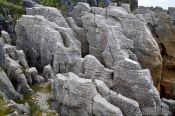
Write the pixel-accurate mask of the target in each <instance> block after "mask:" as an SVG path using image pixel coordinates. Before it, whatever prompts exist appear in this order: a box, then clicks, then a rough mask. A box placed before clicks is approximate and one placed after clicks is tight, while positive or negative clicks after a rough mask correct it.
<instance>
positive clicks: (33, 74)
mask: <svg viewBox="0 0 175 116" xmlns="http://www.w3.org/2000/svg"><path fill="white" fill-rule="evenodd" d="M28 74H29V75H30V76H29V75H28V76H29V78H30V77H31V79H32V84H41V83H43V82H45V80H44V78H43V77H42V76H40V75H39V74H38V71H37V70H36V68H35V67H32V68H29V70H28Z"/></svg>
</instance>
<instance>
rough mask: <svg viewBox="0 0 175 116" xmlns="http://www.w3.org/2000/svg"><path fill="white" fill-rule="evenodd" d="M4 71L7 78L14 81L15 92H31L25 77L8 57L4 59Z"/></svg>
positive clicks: (15, 63) (17, 65)
mask: <svg viewBox="0 0 175 116" xmlns="http://www.w3.org/2000/svg"><path fill="white" fill-rule="evenodd" d="M4 67H5V69H6V72H7V76H8V77H9V78H10V80H15V81H16V82H17V83H16V84H17V85H16V86H17V91H18V92H22V93H26V92H32V89H31V88H30V86H29V85H28V83H27V80H26V77H25V75H24V73H23V71H22V70H21V67H20V65H19V64H18V63H17V62H16V61H14V60H13V59H11V58H10V57H9V56H6V57H5V66H4Z"/></svg>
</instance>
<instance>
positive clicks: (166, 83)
mask: <svg viewBox="0 0 175 116" xmlns="http://www.w3.org/2000/svg"><path fill="white" fill-rule="evenodd" d="M156 9H157V8H155V9H151V8H146V7H139V8H138V9H137V10H136V11H135V13H136V14H142V15H143V18H144V19H145V21H146V23H147V24H148V26H149V28H150V30H151V32H152V34H153V36H154V38H155V40H156V41H157V43H158V45H159V48H160V51H161V56H162V58H163V63H162V65H163V67H162V71H161V72H162V73H161V75H160V76H161V77H162V78H161V82H160V92H161V94H162V97H171V98H172V97H173V96H174V92H173V91H174V81H175V77H174V75H175V74H174V67H175V65H174V61H175V52H174V51H175V47H174V42H175V28H174V26H173V23H174V19H175V18H174V13H175V10H173V8H169V10H168V11H166V10H156Z"/></svg>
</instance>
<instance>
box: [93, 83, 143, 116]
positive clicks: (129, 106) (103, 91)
mask: <svg viewBox="0 0 175 116" xmlns="http://www.w3.org/2000/svg"><path fill="white" fill-rule="evenodd" d="M95 85H96V87H97V91H98V92H99V93H100V95H102V97H104V98H105V99H106V100H108V101H109V102H110V103H111V104H113V105H114V106H117V107H119V108H120V109H121V111H122V113H123V114H124V115H125V116H141V115H142V112H141V110H140V107H139V104H138V103H137V102H136V101H134V100H132V99H129V98H127V97H125V96H123V95H121V94H117V93H116V92H114V91H111V90H110V89H109V88H108V87H107V85H106V84H105V83H104V82H103V81H100V80H95Z"/></svg>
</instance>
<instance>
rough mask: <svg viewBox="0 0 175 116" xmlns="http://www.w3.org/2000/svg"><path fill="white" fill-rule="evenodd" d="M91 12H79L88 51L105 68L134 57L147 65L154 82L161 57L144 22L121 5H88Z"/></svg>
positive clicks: (158, 70) (158, 77)
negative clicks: (100, 6)
mask: <svg viewBox="0 0 175 116" xmlns="http://www.w3.org/2000/svg"><path fill="white" fill-rule="evenodd" d="M92 12H93V13H87V14H85V15H84V16H82V20H83V27H84V28H85V30H86V35H87V41H88V42H89V53H90V54H92V55H94V56H95V57H96V58H97V59H98V60H99V61H100V62H102V63H103V64H105V65H106V66H107V67H109V68H112V67H115V65H116V64H117V62H118V61H119V60H122V59H124V57H126V58H130V59H132V60H135V61H138V62H139V63H140V64H141V66H142V68H148V69H150V71H151V72H152V76H153V80H154V83H155V85H157V81H158V80H159V79H160V74H161V68H162V67H161V65H162V57H161V55H160V51H159V48H158V45H157V43H156V41H155V40H154V38H153V37H152V35H151V32H150V31H149V29H148V27H147V26H146V25H145V24H144V22H143V21H142V20H140V19H139V18H137V17H136V16H134V15H132V14H128V12H127V11H126V10H125V9H123V8H122V7H116V6H109V7H108V8H107V9H102V8H92ZM133 28H134V29H133ZM94 35H95V36H94ZM131 51H132V52H131ZM149 61H152V62H149Z"/></svg>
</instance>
